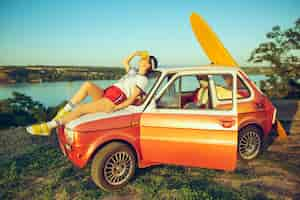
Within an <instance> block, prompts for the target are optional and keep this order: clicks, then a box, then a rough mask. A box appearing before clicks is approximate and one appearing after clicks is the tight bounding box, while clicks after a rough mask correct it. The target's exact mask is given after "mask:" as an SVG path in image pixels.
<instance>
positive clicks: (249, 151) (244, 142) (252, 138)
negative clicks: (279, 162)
mask: <svg viewBox="0 0 300 200" xmlns="http://www.w3.org/2000/svg"><path fill="white" fill-rule="evenodd" d="M261 135H262V132H261V130H260V129H259V128H257V127H255V126H247V127H246V128H243V129H242V130H241V131H239V141H238V152H239V156H240V158H242V159H243V160H252V159H254V158H256V157H257V156H258V155H259V153H260V152H261V150H262V146H263V145H262V136H261Z"/></svg>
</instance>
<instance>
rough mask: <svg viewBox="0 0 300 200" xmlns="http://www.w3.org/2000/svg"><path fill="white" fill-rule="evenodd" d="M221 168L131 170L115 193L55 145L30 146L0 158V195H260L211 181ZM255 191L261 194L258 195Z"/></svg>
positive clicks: (185, 197) (166, 197)
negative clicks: (131, 176) (128, 180)
mask: <svg viewBox="0 0 300 200" xmlns="http://www.w3.org/2000/svg"><path fill="white" fill-rule="evenodd" d="M219 174H224V172H221V171H215V170H206V169H198V168H191V169H188V168H184V167H178V166H156V167H150V168H147V169H140V170H137V173H136V176H135V178H134V179H133V180H132V181H131V183H130V184H129V185H128V186H126V187H125V188H124V189H122V190H121V191H117V192H113V193H108V192H104V191H102V190H100V189H99V188H97V187H96V185H95V184H94V183H93V182H92V181H91V178H90V174H89V168H86V169H84V170H82V169H77V168H75V167H73V166H72V164H71V163H70V162H69V161H68V160H67V159H66V158H65V157H64V156H63V155H62V153H61V152H60V150H59V149H58V148H56V147H53V146H50V145H45V146H33V147H32V148H31V149H30V150H28V151H27V152H26V153H24V154H22V155H19V156H18V157H15V158H10V159H8V160H2V159H1V160H0V199H60V200H63V199H101V198H103V197H110V196H128V195H129V196H131V197H132V198H138V199H147V200H148V199H187V200H192V199H207V200H210V199H257V197H261V198H260V199H266V197H265V196H263V195H261V191H258V190H257V189H255V188H254V189H253V188H250V189H249V188H247V187H244V188H242V190H236V189H233V188H232V187H229V186H225V185H224V184H221V183H218V182H216V181H214V178H215V177H216V176H218V175H219ZM258 195H261V196H258Z"/></svg>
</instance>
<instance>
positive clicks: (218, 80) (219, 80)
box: [213, 75, 250, 101]
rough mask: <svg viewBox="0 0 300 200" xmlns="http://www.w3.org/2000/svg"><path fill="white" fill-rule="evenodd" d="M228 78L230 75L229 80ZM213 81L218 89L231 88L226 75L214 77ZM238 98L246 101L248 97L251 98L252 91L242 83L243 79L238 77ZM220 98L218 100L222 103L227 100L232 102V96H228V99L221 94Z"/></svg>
mask: <svg viewBox="0 0 300 200" xmlns="http://www.w3.org/2000/svg"><path fill="white" fill-rule="evenodd" d="M228 76H230V75H227V78H228ZM213 77H214V78H213V80H214V83H215V85H216V87H217V88H219V89H220V88H224V89H226V88H227V89H230V88H229V85H228V83H227V82H226V75H222V76H220V75H215V76H213ZM227 81H229V80H227ZM237 93H238V94H237V97H238V99H246V98H248V97H250V90H249V88H248V87H247V86H246V85H245V83H244V82H243V81H242V79H241V78H240V77H238V79H237ZM217 97H218V100H220V101H225V100H230V99H232V95H231V96H230V95H227V96H226V97H225V96H221V95H220V93H219V96H217Z"/></svg>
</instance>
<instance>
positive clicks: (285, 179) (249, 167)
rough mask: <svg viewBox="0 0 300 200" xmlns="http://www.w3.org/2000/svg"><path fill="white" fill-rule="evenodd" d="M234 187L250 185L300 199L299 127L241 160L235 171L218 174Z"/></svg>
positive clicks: (275, 195)
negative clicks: (243, 160)
mask: <svg viewBox="0 0 300 200" xmlns="http://www.w3.org/2000/svg"><path fill="white" fill-rule="evenodd" d="M216 180H217V181H220V182H222V183H224V184H226V185H229V186H231V187H233V188H236V189H239V190H242V189H243V187H251V188H253V189H257V190H260V191H264V194H265V195H266V196H267V197H269V198H274V199H300V129H299V131H297V132H293V133H291V134H290V135H289V136H288V138H287V139H286V140H285V141H274V142H273V143H272V144H270V145H269V146H267V147H266V149H265V151H264V152H263V154H262V155H261V156H260V157H259V158H257V159H255V160H253V161H251V162H241V161H240V162H239V163H238V169H237V170H236V171H235V172H232V173H222V174H219V175H218V176H217V177H216Z"/></svg>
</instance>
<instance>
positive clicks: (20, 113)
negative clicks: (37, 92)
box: [0, 92, 65, 129]
mask: <svg viewBox="0 0 300 200" xmlns="http://www.w3.org/2000/svg"><path fill="white" fill-rule="evenodd" d="M63 104H65V102H62V103H61V104H59V105H58V106H55V107H45V106H44V105H43V104H41V103H40V102H38V101H34V100H32V98H31V97H29V96H27V95H25V94H22V93H19V92H13V97H12V98H8V99H5V100H2V101H0V128H2V129H3V128H8V127H12V126H26V125H29V124H33V123H37V122H42V121H47V120H50V119H52V117H53V116H54V115H55V114H56V112H57V110H58V109H59V108H60V107H61V106H62V105H63Z"/></svg>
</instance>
